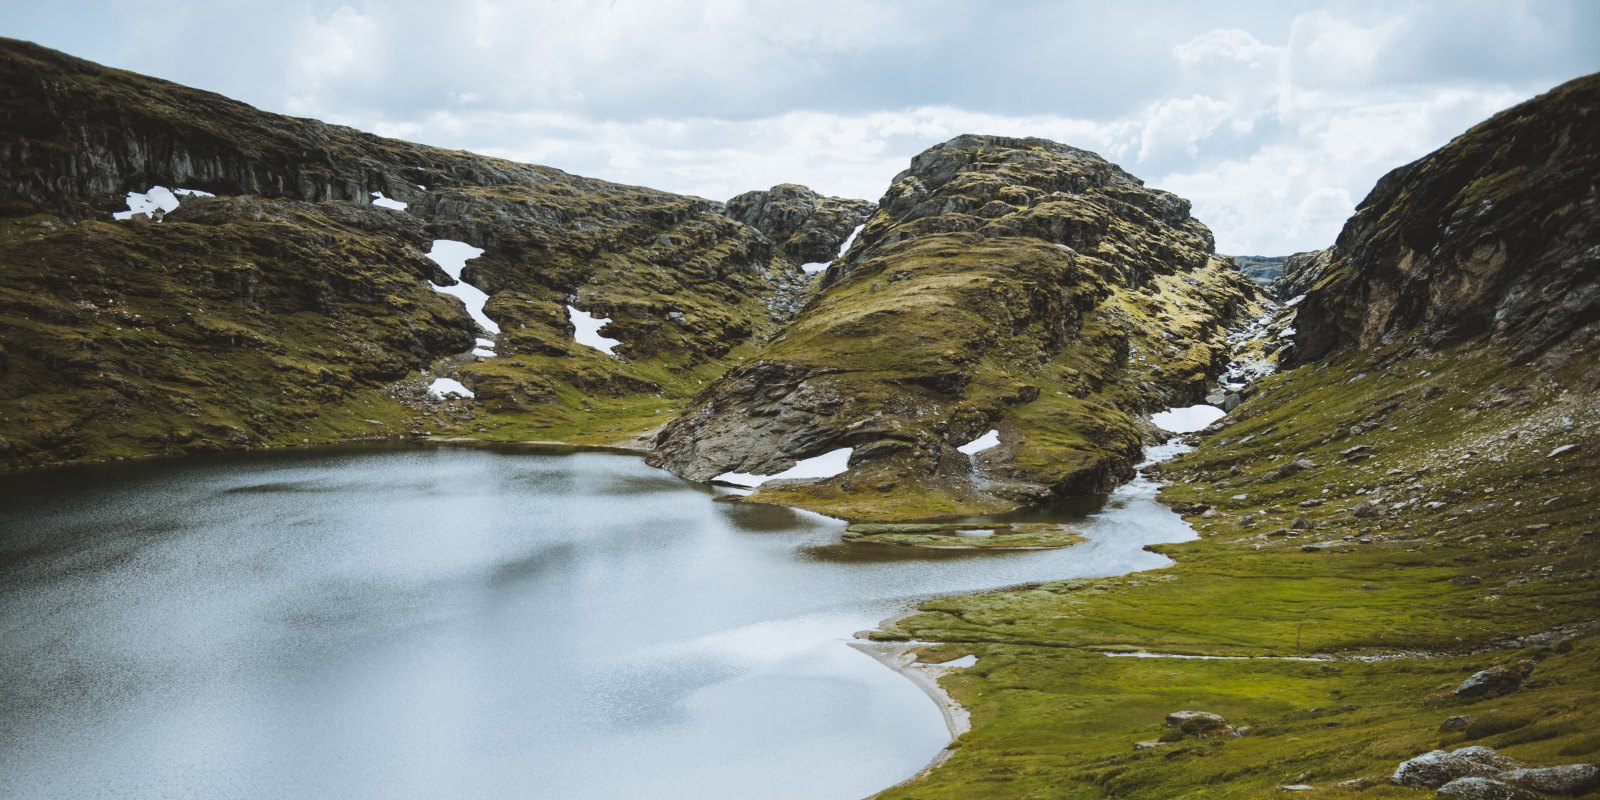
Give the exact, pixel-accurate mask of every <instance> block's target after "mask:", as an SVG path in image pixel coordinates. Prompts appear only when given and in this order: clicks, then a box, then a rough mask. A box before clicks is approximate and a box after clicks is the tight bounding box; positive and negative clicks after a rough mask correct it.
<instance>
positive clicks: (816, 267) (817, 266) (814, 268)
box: [800, 261, 830, 275]
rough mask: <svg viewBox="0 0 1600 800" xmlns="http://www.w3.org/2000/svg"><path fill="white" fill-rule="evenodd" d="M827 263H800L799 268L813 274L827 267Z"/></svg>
mask: <svg viewBox="0 0 1600 800" xmlns="http://www.w3.org/2000/svg"><path fill="white" fill-rule="evenodd" d="M829 263H830V262H827V261H813V262H811V263H810V264H801V265H800V269H802V270H804V271H805V273H806V274H807V275H815V274H816V273H818V272H821V271H823V270H825V269H827V268H828V264H829Z"/></svg>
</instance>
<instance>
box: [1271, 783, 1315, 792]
mask: <svg viewBox="0 0 1600 800" xmlns="http://www.w3.org/2000/svg"><path fill="white" fill-rule="evenodd" d="M1316 789H1317V787H1315V786H1312V785H1311V784H1309V783H1291V784H1289V785H1287V786H1279V787H1278V791H1280V792H1314V791H1316Z"/></svg>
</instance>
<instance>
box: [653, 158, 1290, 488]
mask: <svg viewBox="0 0 1600 800" xmlns="http://www.w3.org/2000/svg"><path fill="white" fill-rule="evenodd" d="M1188 212H1189V204H1188V202H1187V201H1184V200H1183V199H1182V198H1178V197H1176V196H1174V195H1171V194H1169V193H1167V192H1162V191H1158V190H1152V189H1149V188H1146V187H1145V186H1144V185H1143V184H1142V183H1141V182H1140V181H1139V180H1138V179H1136V178H1134V177H1133V176H1131V175H1128V174H1127V173H1125V172H1123V171H1122V170H1121V169H1120V168H1118V167H1117V166H1115V165H1114V164H1111V163H1110V162H1108V161H1106V160H1104V159H1102V158H1100V157H1099V156H1097V155H1094V154H1093V153H1090V152H1088V151H1085V150H1080V149H1078V148H1074V147H1069V146H1067V145H1062V144H1057V143H1054V142H1048V141H1044V140H1040V139H1012V138H1005V137H994V136H971V135H968V136H961V137H957V138H956V139H953V140H951V141H950V142H947V143H945V144H942V145H938V146H936V147H933V148H930V149H929V150H928V151H926V152H924V153H922V154H920V155H918V156H917V157H916V158H914V159H913V160H912V162H911V165H910V168H909V169H907V170H906V171H904V172H902V173H900V175H898V176H897V177H896V178H895V180H894V183H893V185H892V186H891V187H890V188H889V190H888V192H887V193H886V194H885V195H884V197H883V200H882V201H881V202H880V204H879V212H878V213H877V214H875V215H874V216H873V218H872V220H871V221H870V222H868V223H867V226H866V228H865V230H864V231H863V232H862V234H861V236H860V237H859V238H858V239H857V240H856V243H855V245H854V246H853V247H852V248H851V249H850V251H849V253H848V254H847V256H846V257H845V258H843V259H840V260H836V261H834V262H833V264H832V266H831V267H829V269H828V271H827V272H826V273H825V276H824V280H823V281H822V282H821V285H820V287H819V289H818V291H817V292H816V293H815V294H814V295H812V297H811V299H810V301H809V302H808V303H807V305H806V306H805V308H804V309H803V310H802V311H801V312H800V314H799V315H798V316H797V317H796V318H795V319H794V320H792V321H791V322H789V323H788V324H787V325H786V326H785V328H784V330H783V333H782V334H781V335H780V336H778V337H777V338H776V339H774V340H772V341H771V342H770V343H768V344H767V345H766V346H765V347H763V348H762V349H761V350H760V351H759V352H757V353H756V354H755V355H754V356H753V357H752V358H751V359H750V360H748V361H746V362H744V363H743V364H741V365H740V366H738V367H736V368H735V369H733V370H731V371H729V372H728V373H727V374H725V375H724V376H722V377H721V378H720V379H719V380H718V381H717V382H716V383H714V384H713V385H712V386H710V387H709V388H708V389H707V390H706V392H704V393H702V394H701V395H700V396H699V397H697V398H696V399H695V401H694V402H693V403H692V404H691V405H690V406H689V407H688V408H686V409H685V410H684V411H683V412H682V413H681V414H680V415H679V416H678V417H677V418H676V419H674V420H673V422H671V423H670V424H669V425H668V426H667V427H666V428H665V429H664V430H663V432H662V434H661V436H660V437H659V438H658V440H657V450H656V452H655V453H653V454H652V455H651V457H650V458H651V460H652V463H655V464H658V465H661V466H664V467H666V468H668V469H670V470H673V471H674V472H677V473H678V474H680V475H684V476H686V477H689V478H693V479H706V478H710V477H712V476H715V475H718V474H721V473H723V472H728V471H734V472H743V473H754V474H760V475H770V474H773V473H776V472H779V471H782V470H784V469H787V468H788V467H790V466H792V465H793V464H795V463H796V461H798V460H800V459H805V458H810V457H813V456H816V455H819V454H822V453H824V452H827V451H831V450H835V449H839V448H844V447H850V448H853V455H852V458H851V464H850V469H849V471H848V472H847V473H846V474H845V475H844V476H841V477H838V478H835V479H831V480H829V481H824V482H821V483H818V484H813V485H809V486H804V487H790V488H788V489H783V490H781V491H785V492H790V493H789V494H783V495H781V500H780V499H779V496H778V495H776V494H774V492H777V491H780V490H778V489H763V492H765V493H767V494H768V496H771V497H773V498H774V501H781V502H785V503H792V504H798V505H804V506H807V507H812V508H817V509H819V510H825V511H827V512H829V513H835V514H839V515H842V516H851V517H853V518H894V517H896V516H906V515H908V516H925V515H928V514H930V513H937V512H952V511H956V510H959V509H973V508H984V507H989V508H993V507H1011V506H1014V505H1016V504H1018V503H1019V502H1027V501H1029V500H1037V499H1039V498H1041V497H1046V496H1053V495H1063V494H1079V493H1088V492H1093V491H1097V490H1102V489H1105V488H1109V486H1110V485H1111V484H1112V483H1114V481H1115V479H1116V478H1118V477H1123V476H1126V475H1127V474H1128V473H1129V472H1130V471H1131V470H1130V467H1131V464H1132V463H1133V461H1134V460H1136V457H1137V453H1138V449H1139V443H1140V437H1141V433H1140V429H1139V427H1138V425H1137V423H1135V422H1134V420H1133V415H1134V414H1137V413H1140V412H1142V411H1144V410H1146V409H1148V408H1150V407H1153V406H1157V405H1161V404H1166V405H1173V404H1177V402H1178V401H1180V400H1181V401H1185V404H1186V403H1187V402H1198V401H1199V400H1200V399H1201V398H1202V397H1203V396H1204V394H1205V388H1206V386H1205V385H1206V380H1207V376H1208V375H1214V374H1215V373H1216V372H1217V371H1218V369H1219V368H1220V367H1221V365H1222V363H1223V362H1224V361H1225V357H1224V354H1225V352H1226V345H1225V343H1224V341H1223V338H1224V337H1223V330H1224V328H1225V327H1227V326H1228V325H1229V324H1232V323H1233V322H1234V321H1236V320H1237V319H1238V318H1239V317H1240V315H1241V314H1243V313H1245V311H1246V309H1247V307H1248V306H1249V305H1250V302H1251V299H1252V298H1253V297H1255V296H1257V294H1258V290H1257V289H1256V287H1254V285H1253V284H1250V283H1249V282H1248V280H1247V279H1245V278H1244V277H1243V276H1242V275H1241V274H1240V273H1239V272H1238V270H1237V268H1235V267H1234V266H1233V264H1232V262H1231V261H1228V260H1226V259H1220V258H1214V257H1212V254H1211V250H1212V237H1211V234H1210V232H1209V231H1207V230H1206V228H1205V226H1203V225H1201V224H1200V223H1199V222H1197V221H1195V220H1194V219H1193V218H1191V217H1190V216H1189V214H1188ZM988 430H1000V431H1001V437H1000V438H1001V441H1002V442H1004V444H1003V446H1000V447H997V448H995V451H994V452H993V453H990V454H988V455H985V456H984V467H983V471H982V474H981V475H980V474H979V473H978V472H977V467H975V466H974V464H975V463H976V462H974V461H972V460H971V459H968V458H967V457H966V455H964V454H963V453H961V452H958V447H960V446H964V445H965V444H966V443H969V442H971V441H973V440H975V439H977V438H978V437H980V436H981V435H983V434H985V432H986V431H988Z"/></svg>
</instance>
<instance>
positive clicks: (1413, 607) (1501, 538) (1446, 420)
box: [885, 352, 1600, 798]
mask: <svg viewBox="0 0 1600 800" xmlns="http://www.w3.org/2000/svg"><path fill="white" fill-rule="evenodd" d="M1377 358H1378V359H1381V358H1382V356H1379V357H1377ZM1386 367H1387V369H1388V373H1387V374H1390V375H1405V376H1406V378H1405V379H1404V380H1385V379H1384V378H1382V377H1380V374H1382V373H1380V372H1379V371H1378V370H1377V369H1375V368H1374V367H1373V365H1372V363H1370V362H1358V361H1356V360H1354V357H1346V358H1345V359H1343V360H1340V361H1335V362H1333V363H1330V364H1326V365H1322V366H1320V367H1311V368H1303V369H1300V370H1297V371H1295V372H1292V373H1287V374H1284V375H1280V376H1276V377H1274V378H1272V379H1270V380H1269V386H1267V387H1266V388H1265V390H1264V392H1263V394H1262V395H1261V396H1259V397H1258V398H1257V399H1255V400H1252V401H1251V402H1250V403H1247V404H1246V405H1245V406H1244V407H1243V408H1242V409H1241V411H1240V412H1237V414H1236V417H1237V420H1236V421H1235V422H1234V423H1233V424H1231V425H1230V426H1229V427H1227V428H1226V429H1224V430H1223V431H1222V432H1221V433H1219V434H1216V435H1214V436H1212V437H1211V438H1210V439H1208V440H1207V441H1206V442H1205V443H1204V444H1203V445H1202V446H1201V447H1200V448H1199V449H1198V450H1197V451H1195V452H1194V453H1192V454H1190V455H1189V456H1187V457H1185V458H1183V459H1181V460H1179V461H1177V462H1175V463H1173V464H1171V465H1169V466H1168V467H1167V468H1166V472H1167V474H1168V475H1170V476H1177V477H1178V478H1180V479H1186V480H1182V482H1179V483H1175V484H1174V485H1172V486H1171V487H1169V488H1168V489H1167V490H1166V491H1165V492H1164V500H1166V501H1167V502H1170V503H1175V504H1188V503H1205V504H1209V505H1212V506H1215V507H1216V508H1218V509H1219V510H1221V511H1222V512H1223V513H1224V516H1222V517H1218V518H1214V519H1202V518H1199V517H1191V521H1192V522H1193V523H1195V524H1196V526H1197V528H1198V530H1199V533H1200V534H1201V538H1200V539H1199V540H1198V541H1195V542H1192V543H1186V544H1181V545H1171V546H1164V547H1162V548H1160V549H1161V551H1162V552H1164V553H1167V554H1168V555H1170V556H1172V557H1173V558H1174V559H1176V563H1175V564H1174V565H1173V566H1172V567H1170V568H1168V569H1166V570H1162V571H1159V572H1154V573H1145V574H1136V575H1131V576H1126V577H1123V578H1114V579H1108V580H1103V581H1069V582H1062V583H1055V584H1045V585H1043V586H1038V587H1029V588H1025V589H1020V590H1012V591H1002V592H994V593H987V594H979V595H970V596H963V597H948V598H939V599H936V600H932V601H929V602H928V603H926V604H924V606H923V612H922V613H921V614H918V615H916V616H912V617H910V618H907V619H905V620H903V621H901V622H900V623H899V630H898V631H896V632H895V633H896V634H904V635H908V636H911V637H913V638H916V639H919V640H933V641H945V642H954V643H958V645H956V646H958V647H960V648H961V649H962V650H963V651H970V652H972V653H976V654H977V655H978V656H979V661H978V665H977V666H976V667H974V668H972V669H970V670H966V671H964V672H963V673H961V674H959V675H956V676H952V677H950V678H947V679H946V680H945V684H946V686H947V687H948V688H950V689H951V690H952V692H953V693H954V694H955V696H956V697H957V698H958V699H960V700H961V701H962V702H963V703H965V704H967V705H968V706H969V707H970V708H971V709H972V712H973V722H974V730H973V731H972V732H970V733H968V734H966V735H965V736H963V737H962V739H961V740H960V741H959V743H958V744H959V749H958V750H957V752H956V754H955V755H954V757H952V758H951V759H950V760H949V761H948V762H946V764H945V765H944V766H943V767H941V768H939V769H937V770H935V771H933V772H932V773H931V774H929V775H927V776H925V777H924V778H922V779H921V780H919V781H916V782H913V783H912V784H910V785H908V786H904V787H899V788H896V789H893V790H890V791H888V792H886V793H885V796H886V797H918V798H937V797H971V796H974V794H975V793H976V794H977V795H979V796H1006V797H1257V796H1261V795H1262V794H1265V793H1269V792H1272V791H1273V787H1275V786H1276V785H1280V784H1287V783H1312V784H1314V785H1317V786H1318V787H1319V791H1318V792H1317V793H1313V794H1312V795H1311V796H1317V795H1318V794H1336V795H1340V796H1345V795H1346V794H1347V792H1346V791H1345V790H1344V789H1333V788H1332V784H1333V783H1335V782H1337V781H1343V780H1351V779H1362V778H1367V779H1370V783H1372V784H1374V785H1373V786H1372V787H1371V788H1369V789H1367V790H1366V791H1364V792H1363V793H1362V795H1361V796H1365V797H1391V796H1392V797H1412V796H1420V795H1422V794H1424V793H1422V792H1418V791H1416V790H1403V789H1399V788H1396V787H1390V786H1387V785H1386V784H1384V783H1383V781H1384V780H1385V779H1386V778H1387V775H1388V774H1389V773H1390V772H1392V770H1393V769H1394V767H1395V766H1396V764H1398V762H1399V761H1401V760H1403V759H1406V758H1409V757H1412V756H1414V755H1417V754H1420V753H1421V752H1424V751H1426V750H1428V749H1431V748H1434V747H1441V746H1444V747H1451V746H1458V745H1460V744H1462V743H1477V744H1486V745H1489V746H1493V747H1497V748H1502V749H1503V750H1504V751H1505V752H1506V753H1507V754H1509V755H1512V756H1515V757H1519V758H1524V759H1527V760H1529V761H1533V762H1540V763H1569V762H1575V761H1594V760H1596V759H1597V758H1600V734H1597V733H1596V732H1595V730H1594V728H1593V725H1592V724H1591V723H1592V720H1593V719H1595V715H1596V714H1597V713H1600V640H1597V637H1595V636H1592V635H1590V636H1586V637H1584V638H1581V639H1579V640H1577V641H1576V642H1575V643H1573V644H1569V645H1564V646H1561V647H1558V648H1554V649H1550V648H1525V649H1520V650H1504V651H1493V652H1487V653H1480V654H1478V655H1454V656H1449V655H1447V656H1443V657H1437V658H1403V659H1398V660H1392V661H1381V662H1375V663H1365V662H1338V663H1330V664H1321V663H1307V662H1293V661H1195V660H1176V659H1160V660H1156V659H1135V658H1108V657H1106V656H1104V655H1101V654H1098V653H1097V652H1096V651H1097V650H1124V649H1134V650H1149V651H1152V652H1173V653H1187V654H1211V655H1269V654H1270V655H1306V654H1339V655H1350V654H1377V653H1387V652H1395V651H1418V650H1422V651H1431V652H1435V653H1446V654H1448V653H1456V654H1461V653H1468V652H1470V651H1472V650H1475V649H1478V648H1483V647H1486V646H1488V645H1489V644H1490V643H1491V642H1493V641H1494V640H1496V639H1497V638H1500V637H1504V636H1514V635H1525V634H1529V633H1533V632H1538V631H1542V630H1546V629H1549V628H1551V627H1553V626H1557V625H1562V624H1567V623H1573V622H1580V621H1588V620H1593V619H1594V617H1595V611H1594V609H1595V607H1596V601H1597V599H1600V598H1597V591H1596V590H1597V588H1600V583H1597V580H1596V577H1595V575H1594V568H1595V566H1596V565H1597V563H1600V536H1597V534H1596V525H1597V523H1600V498H1597V497H1596V495H1595V492H1594V487H1595V476H1596V475H1597V474H1600V434H1597V431H1600V420H1597V419H1596V406H1595V402H1594V394H1593V390H1592V388H1591V389H1589V390H1587V391H1581V390H1577V389H1573V390H1571V391H1568V390H1567V389H1564V388H1558V386H1557V385H1556V384H1555V383H1551V382H1547V381H1543V380H1539V379H1537V378H1535V376H1533V375H1531V374H1530V371H1529V370H1526V369H1524V368H1510V369H1507V368H1504V367H1502V366H1501V365H1499V364H1498V363H1497V362H1496V361H1495V360H1493V359H1492V358H1491V357H1489V356H1486V355H1483V354H1476V355H1474V354H1470V353H1467V352H1461V353H1447V354H1443V355H1440V356H1437V357H1433V358H1413V359H1405V360H1401V361H1397V362H1394V363H1390V364H1387V365H1386ZM1423 370H1427V371H1428V372H1429V373H1430V374H1429V375H1428V377H1417V376H1420V375H1421V373H1422V371H1423ZM1364 372H1366V373H1368V374H1367V375H1366V377H1363V378H1360V379H1355V378H1356V376H1357V375H1361V374H1363V373H1364ZM1353 379H1355V380H1353ZM1556 380H1558V381H1560V383H1561V384H1562V386H1564V387H1576V386H1580V385H1583V384H1582V383H1581V382H1582V381H1590V382H1592V381H1593V376H1592V375H1591V376H1584V375H1581V374H1565V375H1558V376H1556ZM1352 381H1353V382H1352ZM1521 386H1532V387H1536V388H1534V389H1531V390H1528V391H1526V392H1518V391H1516V390H1514V388H1513V387H1521ZM1424 398H1427V402H1424ZM1564 418H1566V419H1571V420H1573V427H1572V428H1570V429H1568V428H1566V427H1565V421H1564ZM1352 425H1363V426H1364V427H1365V426H1367V425H1375V426H1376V427H1373V428H1372V429H1371V430H1368V431H1366V432H1364V433H1361V434H1359V435H1354V436H1352V435H1350V433H1349V429H1350V426H1352ZM1519 428H1520V429H1522V430H1521V431H1520V432H1519V433H1518V435H1517V436H1516V437H1515V438H1507V437H1506V432H1507V431H1509V430H1518V429H1519ZM1566 443H1579V444H1580V445H1581V446H1580V447H1579V448H1578V449H1576V450H1574V451H1571V452H1569V453H1567V454H1565V455H1563V456H1560V457H1557V458H1548V457H1546V453H1548V452H1549V450H1551V449H1553V448H1554V447H1556V446H1557V445H1561V444H1566ZM1358 444H1367V445H1371V446H1373V447H1375V448H1376V451H1375V455H1373V456H1372V457H1371V458H1370V459H1368V460H1365V461H1359V462H1356V463H1347V462H1345V461H1343V460H1341V459H1340V458H1339V457H1338V453H1339V452H1340V451H1342V450H1344V449H1346V448H1349V447H1352V446H1355V445H1358ZM1300 454H1304V455H1306V456H1308V457H1309V458H1311V459H1312V460H1313V461H1315V462H1316V463H1318V464H1320V465H1321V466H1320V467H1318V468H1316V469H1311V470H1307V471H1304V472H1301V473H1298V474H1295V475H1292V476H1288V477H1281V478H1276V479H1271V478H1267V477H1265V476H1266V473H1268V471H1270V470H1272V469H1274V468H1276V467H1278V466H1280V465H1281V464H1283V463H1285V462H1286V461H1287V460H1289V459H1292V458H1294V457H1295V456H1297V455H1300ZM1495 456H1499V457H1500V458H1501V459H1503V460H1499V461H1496V460H1494V457H1495ZM1235 466H1237V467H1238V468H1239V473H1238V474H1237V475H1235V474H1232V470H1233V468H1234V467H1235ZM1391 470H1398V471H1399V472H1398V473H1396V474H1390V472H1391ZM1413 481H1416V482H1417V483H1418V484H1420V489H1419V490H1418V491H1416V492H1412V491H1408V490H1407V489H1406V488H1405V487H1407V486H1408V485H1410V484H1411V483H1412V482H1413ZM1324 489H1327V490H1328V491H1327V492H1326V493H1324V491H1323V490H1324ZM1358 489H1368V490H1372V489H1379V490H1380V492H1381V493H1382V494H1383V495H1384V502H1385V503H1391V504H1392V503H1396V502H1402V501H1405V500H1406V499H1408V498H1410V497H1413V496H1415V497H1417V498H1418V499H1419V501H1421V502H1419V504H1417V505H1415V506H1408V507H1406V508H1404V509H1401V510H1397V511H1392V512H1391V513H1389V514H1388V515H1386V516H1383V517H1380V518H1366V517H1354V516H1352V515H1351V514H1350V513H1349V511H1350V509H1351V508H1352V507H1353V506H1354V505H1355V504H1356V503H1357V502H1359V501H1361V500H1363V499H1366V495H1358V494H1356V491H1357V490H1358ZM1237 494H1244V495H1247V497H1246V499H1244V500H1237V501H1236V500H1232V499H1230V498H1232V497H1233V496H1235V495H1237ZM1313 498H1316V499H1322V500H1324V501H1325V502H1324V503H1323V504H1322V505H1319V506H1315V507H1312V508H1301V507H1300V506H1299V505H1298V503H1299V502H1300V501H1302V500H1308V499H1313ZM1430 501H1433V502H1442V503H1444V504H1445V505H1444V506H1443V507H1440V508H1436V509H1428V508H1427V507H1426V506H1425V505H1423V504H1422V503H1425V502H1430ZM1247 513H1248V514H1254V515H1257V516H1258V517H1259V520H1260V521H1258V522H1256V523H1255V524H1253V525H1252V524H1242V522H1241V521H1242V520H1246V518H1245V515H1246V514H1247ZM1294 517H1304V518H1305V519H1306V520H1307V521H1308V522H1309V523H1311V525H1312V526H1313V529H1312V530H1310V531H1286V530H1285V529H1288V528H1289V527H1290V524H1289V523H1290V521H1291V520H1292V518H1294ZM1543 526H1549V527H1543ZM1345 537H1351V538H1349V539H1346V538H1345ZM1362 539H1366V540H1367V541H1366V542H1365V543H1363V542H1362V541H1361V540H1362ZM1313 543H1331V544H1328V545H1327V546H1320V547H1315V548H1314V549H1312V550H1311V551H1309V552H1308V551H1307V550H1305V549H1303V548H1305V547H1306V546H1308V545H1311V544H1313ZM1530 657H1531V658H1538V659H1541V663H1540V666H1539V668H1538V670H1537V671H1536V672H1535V676H1534V677H1535V680H1534V683H1533V684H1532V685H1531V686H1530V687H1529V688H1526V689H1524V690H1523V691H1521V692H1519V693H1516V694H1514V695H1510V696H1508V697H1505V698H1501V699H1489V700H1477V701H1470V700H1463V699H1459V698H1455V697H1453V696H1452V695H1451V694H1450V690H1451V689H1452V688H1454V686H1455V685H1456V684H1457V683H1459V682H1460V681H1461V680H1462V679H1463V678H1465V677H1466V676H1467V675H1469V674H1471V673H1472V672H1474V671H1476V670H1478V669H1481V668H1484V667H1486V666H1489V665H1491V664H1495V663H1504V662H1509V661H1516V660H1519V659H1522V658H1530ZM1182 709H1199V710H1207V711H1213V712H1216V713H1220V714H1223V715H1224V716H1226V717H1228V718H1229V720H1230V721H1233V722H1234V723H1235V724H1247V725H1251V726H1253V727H1254V728H1255V730H1256V732H1255V734H1254V735H1252V736H1248V737H1242V738H1224V739H1209V740H1204V741H1201V740H1195V739H1192V738H1191V739H1188V740H1185V741H1182V742H1175V743H1172V744H1168V745H1165V746H1163V747H1159V748H1156V749H1152V750H1144V751H1138V752H1135V751H1134V750H1133V749H1132V744H1133V742H1135V741H1140V740H1152V739H1157V738H1158V737H1160V736H1162V735H1163V733H1165V732H1166V731H1167V730H1168V729H1167V728H1165V726H1164V725H1163V723H1162V719H1163V716H1164V715H1165V714H1166V713H1168V712H1171V711H1177V710H1182ZM1455 714H1468V715H1472V716H1474V717H1476V718H1477V719H1478V721H1477V722H1475V723H1474V725H1473V726H1472V727H1469V728H1468V729H1467V731H1465V732H1455V733H1451V732H1441V731H1440V730H1439V724H1440V722H1441V721H1443V720H1444V718H1446V717H1448V716H1451V715H1455Z"/></svg>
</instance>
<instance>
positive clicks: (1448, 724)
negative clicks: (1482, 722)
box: [1439, 714, 1472, 731]
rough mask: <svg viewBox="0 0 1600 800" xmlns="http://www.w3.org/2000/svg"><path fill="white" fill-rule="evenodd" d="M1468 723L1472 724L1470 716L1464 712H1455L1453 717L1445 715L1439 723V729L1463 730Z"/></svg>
mask: <svg viewBox="0 0 1600 800" xmlns="http://www.w3.org/2000/svg"><path fill="white" fill-rule="evenodd" d="M1470 724H1472V717H1470V716H1467V715H1465V714H1457V715H1456V716H1453V717H1447V718H1446V719H1445V721H1444V722H1441V723H1439V730H1441V731H1464V730H1466V729H1467V726H1468V725H1470Z"/></svg>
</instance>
